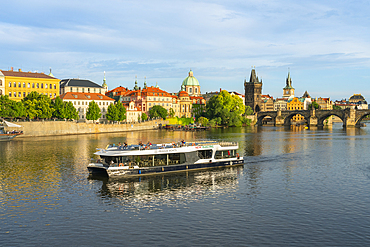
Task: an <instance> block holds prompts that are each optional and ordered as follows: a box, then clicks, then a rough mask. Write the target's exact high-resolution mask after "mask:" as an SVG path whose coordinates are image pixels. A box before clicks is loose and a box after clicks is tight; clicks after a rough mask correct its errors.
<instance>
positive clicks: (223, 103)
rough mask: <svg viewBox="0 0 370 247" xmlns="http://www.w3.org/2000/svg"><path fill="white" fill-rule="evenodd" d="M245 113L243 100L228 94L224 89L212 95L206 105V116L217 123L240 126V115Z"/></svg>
mask: <svg viewBox="0 0 370 247" xmlns="http://www.w3.org/2000/svg"><path fill="white" fill-rule="evenodd" d="M244 113H245V106H244V104H243V100H242V99H241V98H239V97H238V96H236V95H230V94H229V93H228V92H227V91H226V90H223V91H221V92H220V93H219V94H218V95H215V96H212V98H211V99H210V100H209V102H208V104H207V107H206V116H207V117H208V118H209V119H211V120H213V119H215V122H216V123H217V124H222V125H226V126H242V124H243V122H242V116H241V114H244Z"/></svg>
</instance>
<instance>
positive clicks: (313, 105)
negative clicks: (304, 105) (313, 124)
mask: <svg viewBox="0 0 370 247" xmlns="http://www.w3.org/2000/svg"><path fill="white" fill-rule="evenodd" d="M312 107H314V108H315V109H319V104H317V102H316V101H314V102H312V103H311V104H309V105H308V110H311V109H312Z"/></svg>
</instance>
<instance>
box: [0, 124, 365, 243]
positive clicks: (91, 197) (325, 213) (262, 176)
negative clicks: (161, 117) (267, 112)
mask: <svg viewBox="0 0 370 247" xmlns="http://www.w3.org/2000/svg"><path fill="white" fill-rule="evenodd" d="M181 139H185V140H187V141H192V140H225V141H238V142H239V146H240V150H239V153H241V154H243V155H244V156H247V157H246V159H247V163H246V164H245V165H244V166H240V167H237V168H226V169H225V168H224V169H213V170H205V171H197V172H184V173H174V174H169V175H160V176H149V177H143V178H137V179H131V180H122V179H121V180H111V179H109V180H102V179H101V180H98V179H89V178H88V172H87V169H86V165H87V164H88V162H89V160H90V159H91V158H93V157H94V155H93V153H94V152H95V150H96V148H97V147H100V148H102V147H105V146H106V145H107V143H118V142H124V141H127V142H128V143H138V142H139V141H143V142H144V143H145V142H148V141H151V142H154V143H155V142H171V141H173V140H175V141H180V140H181ZM369 163H370V127H364V128H361V129H347V130H346V129H342V127H341V124H337V125H334V126H333V128H329V129H324V130H304V129H288V130H286V129H284V128H277V127H258V128H257V127H254V128H253V127H252V128H251V127H248V128H228V129H217V130H211V131H208V132H196V133H194V132H166V131H143V132H131V133H118V134H100V135H78V136H60V137H44V138H27V139H20V138H18V139H17V138H16V139H14V140H13V141H11V142H2V143H0V222H1V223H0V246H36V245H37V246H148V245H150V246H366V245H369V244H370V234H369V232H370V196H369V191H370V164H369Z"/></svg>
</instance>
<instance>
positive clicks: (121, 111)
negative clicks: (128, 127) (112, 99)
mask: <svg viewBox="0 0 370 247" xmlns="http://www.w3.org/2000/svg"><path fill="white" fill-rule="evenodd" d="M116 108H117V112H118V121H123V120H125V119H126V108H125V107H124V106H123V104H122V103H121V102H117V104H116Z"/></svg>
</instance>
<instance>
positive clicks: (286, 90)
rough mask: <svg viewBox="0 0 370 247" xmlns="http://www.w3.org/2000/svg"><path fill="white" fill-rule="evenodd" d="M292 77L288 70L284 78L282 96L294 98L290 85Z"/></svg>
mask: <svg viewBox="0 0 370 247" xmlns="http://www.w3.org/2000/svg"><path fill="white" fill-rule="evenodd" d="M292 82H293V81H292V78H291V77H290V71H289V72H288V77H287V78H286V85H285V87H284V88H283V98H294V88H293V87H292Z"/></svg>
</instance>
